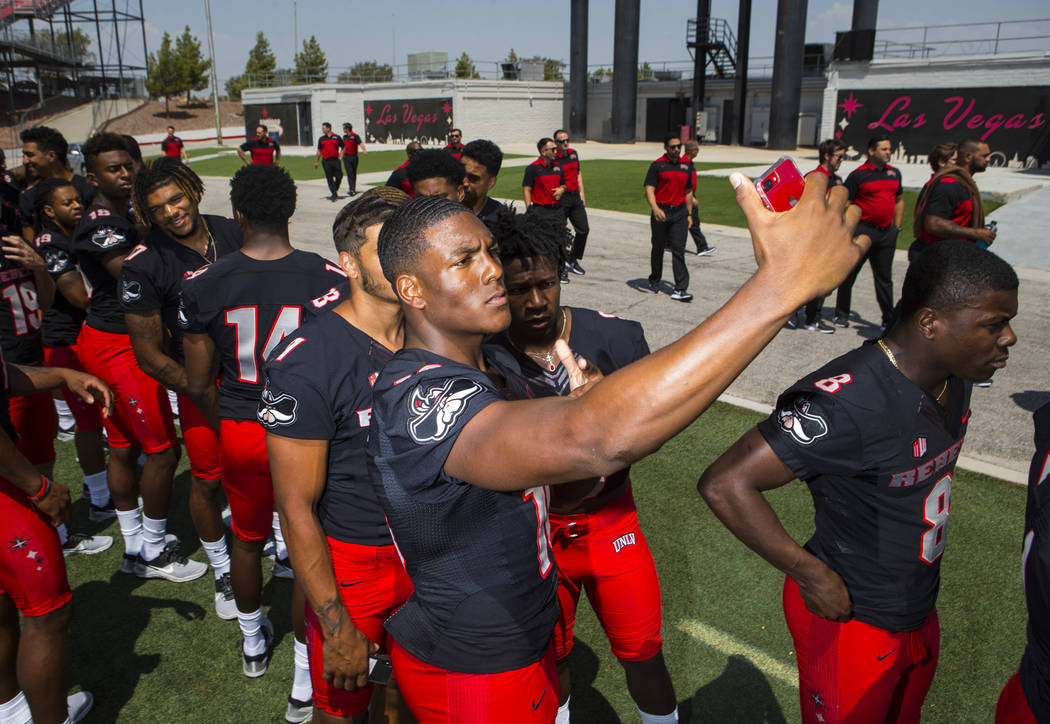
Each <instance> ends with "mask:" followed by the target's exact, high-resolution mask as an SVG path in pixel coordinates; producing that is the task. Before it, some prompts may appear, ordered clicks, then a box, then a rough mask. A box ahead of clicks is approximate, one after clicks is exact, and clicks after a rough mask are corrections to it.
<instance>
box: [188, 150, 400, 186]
mask: <svg viewBox="0 0 1050 724" xmlns="http://www.w3.org/2000/svg"><path fill="white" fill-rule="evenodd" d="M404 160H405V152H404V151H370V152H369V153H367V154H363V155H362V156H361V160H360V161H359V162H358V164H357V173H358V174H363V173H371V172H372V171H392V170H393V169H395V168H397V167H398V166H400V165H401V164H402V163H403V162H404ZM243 165H244V162H243V161H241V159H240V157H239V156H237V155H236V154H231V155H229V156H223V157H221V158H209V159H208V160H206V161H197V162H196V163H194V164H193V170H194V171H196V172H197V173H198V174H199V175H201V176H233V174H234V173H236V172H237V169H239V168H240V167H241V166H243ZM281 165H282V166H284V167H285V168H286V169H287V170H288V173H290V174H291V175H292V178H294V179H295V180H297V181H308V180H311V179H323V178H324V173H323V171H322V169H321V167H320V165H318V167H317V168H314V157H313V156H282V157H281Z"/></svg>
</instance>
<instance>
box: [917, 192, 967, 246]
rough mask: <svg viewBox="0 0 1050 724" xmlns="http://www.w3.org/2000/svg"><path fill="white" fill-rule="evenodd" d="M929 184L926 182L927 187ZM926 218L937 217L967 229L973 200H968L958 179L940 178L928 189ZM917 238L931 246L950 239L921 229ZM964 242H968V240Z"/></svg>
mask: <svg viewBox="0 0 1050 724" xmlns="http://www.w3.org/2000/svg"><path fill="white" fill-rule="evenodd" d="M930 183H932V182H931V181H927V182H926V184H927V185H929V184H930ZM926 216H939V217H940V218H942V219H947V220H948V221H953V222H955V223H956V224H958V225H959V226H962V227H963V228H969V226H970V223H971V222H972V221H973V199H971V198H970V194H969V192H968V191H967V190H966V187H965V186H963V185H962V184H961V183H959V179H957V178H956V177H954V176H951V175H949V176H941V177H940V179H938V180H937V182H936V183H935V184H934V186H933V188H932V189H930V202H929V204H927V205H926ZM919 238H920V239H921V240H922V241H925V242H926V243H927V244H932V243H935V242H938V241H944V240H945V239H946V238H951V237H944V236H937V235H936V234H931V233H930V232H929V231H926V230H925V229H923V232H922V234H920V235H919ZM965 241H970V239H966V240H965Z"/></svg>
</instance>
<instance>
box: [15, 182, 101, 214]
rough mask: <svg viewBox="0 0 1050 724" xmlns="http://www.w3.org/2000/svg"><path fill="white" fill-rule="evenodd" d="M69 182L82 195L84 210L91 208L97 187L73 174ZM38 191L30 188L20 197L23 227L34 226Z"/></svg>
mask: <svg viewBox="0 0 1050 724" xmlns="http://www.w3.org/2000/svg"><path fill="white" fill-rule="evenodd" d="M69 182H70V183H71V184H73V188H75V189H76V190H77V193H78V194H79V195H80V201H81V203H83V204H84V208H85V209H86V208H88V207H89V206H91V201H92V200H93V199H94V198H95V187H94V186H92V185H91V184H89V183H88V180H87V179H86V178H84V177H83V176H77V175H76V174H73V178H71V179H69ZM36 190H37V187H36V186H35V185H34V186H30V187H29V188H27V189H26V190H24V191H23V192H22V193H21V194H19V196H18V215H19V216H20V217H21V219H22V222H21V223H22V226H32V225H33V208H34V206H35V205H36ZM85 215H86V212H85Z"/></svg>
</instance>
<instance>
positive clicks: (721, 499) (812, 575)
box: [697, 428, 851, 621]
mask: <svg viewBox="0 0 1050 724" xmlns="http://www.w3.org/2000/svg"><path fill="white" fill-rule="evenodd" d="M794 477H795V475H794V474H793V473H792V472H791V470H790V469H789V468H788V467H787V466H786V465H785V464H784V463H783V462H782V461H781V460H780V458H779V457H777V454H776V453H775V452H773V448H771V447H770V446H769V443H767V442H766V441H765V438H763V437H762V434H761V433H760V432H759V431H758V430H757V429H756V428H752V429H751V430H749V431H748V432H746V433H744V435H743V437H741V438H740V439H739V440H737V441H736V442H735V443H734V444H733V446H732V447H731V448H729V449H728V450H726V451H725V453H723V454H722V456H721V457H720V458H718V460H716V461H715V462H714V463H712V464H711V467H709V468H708V469H707V470H705V471H704V474H703V475H702V476H701V477H700V482H699V483H697V489H698V490H699V491H700V495H701V496H702V497H703V499H704V501H705V502H706V503H707V505H708V506H709V507H710V508H711V510H712V512H714V514H715V515H716V516H718V519H719V520H720V521H722V524H723V525H725V527H726V528H728V529H729V530H730V532H732V534H733V535H735V536H736V537H737V538H739V539H740V540H741V542H742V543H743V544H744V545H746V546H747V547H748V548H750V549H751V550H753V551H754V552H755V553H757V554H758V555H760V556H762V557H763V558H765V559H766V560H767V561H769V563H771V564H772V565H774V566H775V567H776V568H778V569H780V570H781V571H783V572H784V574H785V575H787V576H790V577H791V578H793V579H794V580H795V582H796V583H797V584H798V587H799V591H800V592H801V594H802V600H803V601H805V603H806V608H808V609H809V610H810V611H812V612H813V613H815V614H816V615H818V616H823V617H824V618H827V619H831V620H832V621H846V620H848V619H849V618H850V610H851V606H850V599H849V591H848V590H846V584H845V583H844V582H843V581H842V578H841V577H840V576H839V575H838V574H837V573H835V571H833V570H832V569H831V568H829V567H828V565H827V564H826V563H824V562H823V561H822V560H820V559H819V558H817V557H816V556H815V555H813V554H812V553H810V552H809V551H807V550H806V549H805V548H803V547H802V546H800V545H799V544H798V543H796V542H795V541H794V539H793V538H792V537H791V536H789V535H788V533H787V531H786V530H784V526H783V525H782V524H781V523H780V519H779V518H778V517H777V514H776V513H775V512H774V511H773V508H772V507H771V506H770V505H769V503H768V502H767V501H766V499H765V497H764V496H763V495H762V493H763V491H766V490H773V489H774V488H779V487H780V486H782V485H784V484H786V483H788V482H790V481H791V480H793V479H794Z"/></svg>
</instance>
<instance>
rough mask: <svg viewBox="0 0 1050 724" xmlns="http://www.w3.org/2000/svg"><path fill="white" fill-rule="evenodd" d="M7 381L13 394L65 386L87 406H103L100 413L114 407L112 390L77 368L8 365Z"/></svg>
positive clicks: (43, 390)
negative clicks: (96, 403) (95, 404)
mask: <svg viewBox="0 0 1050 724" xmlns="http://www.w3.org/2000/svg"><path fill="white" fill-rule="evenodd" d="M7 382H8V389H9V390H10V393H11V396H12V397H22V396H24V395H32V394H35V393H37V392H45V391H47V390H57V389H59V388H62V387H65V388H68V389H69V391H70V392H72V393H73V394H75V395H76V396H77V397H79V398H80V399H82V400H83V401H84V402H85V403H87V404H89V405H91V404H94V403H95V402H96V401H98V402H99V403H100V404H101V405H102V414H103V415H107V416H108V415H109V413H110V410H111V409H112V407H113V393H112V392H110V389H109V388H108V387H106V383H105V382H103V381H102V380H100V379H99V378H98V377H95V376H94V375H89V374H88V373H87V372H81V371H79V370H71V369H67V368H65V367H37V366H35V365H16V364H8V365H7ZM0 477H2V476H0Z"/></svg>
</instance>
